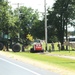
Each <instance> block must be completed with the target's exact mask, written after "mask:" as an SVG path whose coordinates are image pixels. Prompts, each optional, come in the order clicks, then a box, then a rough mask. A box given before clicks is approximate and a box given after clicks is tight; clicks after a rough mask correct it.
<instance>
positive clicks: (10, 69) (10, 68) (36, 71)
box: [0, 55, 59, 75]
mask: <svg viewBox="0 0 75 75" xmlns="http://www.w3.org/2000/svg"><path fill="white" fill-rule="evenodd" d="M0 75H59V74H56V73H53V72H50V71H47V70H44V69H41V68H38V67H35V66H33V65H30V64H27V63H23V62H21V61H18V60H15V59H13V58H8V57H5V56H2V55H0Z"/></svg>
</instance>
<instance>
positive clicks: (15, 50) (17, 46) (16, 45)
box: [12, 44, 20, 52]
mask: <svg viewBox="0 0 75 75" xmlns="http://www.w3.org/2000/svg"><path fill="white" fill-rule="evenodd" d="M12 50H13V52H20V45H19V44H15V45H13V47H12Z"/></svg>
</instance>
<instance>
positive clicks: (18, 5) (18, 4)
mask: <svg viewBox="0 0 75 75" xmlns="http://www.w3.org/2000/svg"><path fill="white" fill-rule="evenodd" d="M22 4H23V3H15V4H14V5H17V9H18V21H19V22H20V19H19V17H20V11H19V7H20V5H22ZM18 38H20V34H19V33H18Z"/></svg>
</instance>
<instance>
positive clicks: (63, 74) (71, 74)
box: [0, 51, 75, 75]
mask: <svg viewBox="0 0 75 75" xmlns="http://www.w3.org/2000/svg"><path fill="white" fill-rule="evenodd" d="M0 55H4V56H7V57H9V58H13V59H15V60H18V61H21V62H25V63H29V64H31V65H34V66H37V67H40V68H44V69H46V70H50V71H52V72H56V73H58V74H60V75H75V72H74V71H69V70H67V69H62V68H61V67H57V66H56V65H52V64H51V65H48V64H45V63H43V62H41V61H39V62H38V61H37V60H33V59H30V58H27V57H26V58H25V57H21V56H17V55H14V54H10V53H9V52H3V51H0Z"/></svg>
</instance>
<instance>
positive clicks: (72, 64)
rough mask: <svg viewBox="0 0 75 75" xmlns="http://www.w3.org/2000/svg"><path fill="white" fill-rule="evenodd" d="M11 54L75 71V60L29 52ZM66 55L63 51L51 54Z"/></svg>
mask: <svg viewBox="0 0 75 75" xmlns="http://www.w3.org/2000/svg"><path fill="white" fill-rule="evenodd" d="M11 53H12V54H15V55H19V56H22V57H27V58H31V59H34V60H38V61H42V62H44V63H46V64H52V65H53V64H54V65H57V66H59V67H62V68H66V69H69V70H75V60H72V59H67V58H61V57H56V56H48V55H45V54H37V53H29V52H18V53H13V52H11ZM64 53H65V54H66V51H65V52H63V51H62V52H60V53H59V52H52V53H50V54H64ZM68 53H69V52H68ZM71 54H73V53H71Z"/></svg>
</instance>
